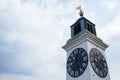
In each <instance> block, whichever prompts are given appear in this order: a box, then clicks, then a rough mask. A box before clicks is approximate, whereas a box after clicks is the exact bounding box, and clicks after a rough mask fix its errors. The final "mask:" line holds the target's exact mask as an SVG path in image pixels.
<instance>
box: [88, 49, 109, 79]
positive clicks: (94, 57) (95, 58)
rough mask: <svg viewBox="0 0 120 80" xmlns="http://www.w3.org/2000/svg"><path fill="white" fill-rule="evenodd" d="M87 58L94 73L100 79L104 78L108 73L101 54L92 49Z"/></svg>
mask: <svg viewBox="0 0 120 80" xmlns="http://www.w3.org/2000/svg"><path fill="white" fill-rule="evenodd" d="M89 57H90V63H91V66H92V68H93V70H94V71H95V73H96V74H97V75H98V76H100V77H101V78H104V77H106V76H107V73H108V67H107V62H106V60H105V58H104V56H103V55H102V53H101V52H100V51H99V50H98V49H96V48H92V49H91V51H90V55H89Z"/></svg>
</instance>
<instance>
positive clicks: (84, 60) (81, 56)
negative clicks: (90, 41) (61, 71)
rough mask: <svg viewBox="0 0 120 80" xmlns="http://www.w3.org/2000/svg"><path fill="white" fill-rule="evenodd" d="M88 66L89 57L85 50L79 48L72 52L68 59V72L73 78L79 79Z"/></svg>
mask: <svg viewBox="0 0 120 80" xmlns="http://www.w3.org/2000/svg"><path fill="white" fill-rule="evenodd" d="M87 65H88V55H87V52H86V51H85V49H83V48H77V49H75V50H73V51H72V52H71V54H70V55H69V57H68V59H67V72H68V74H69V75H70V76H71V77H74V78H76V77H79V76H80V75H82V73H83V72H84V71H85V69H86V68H87Z"/></svg>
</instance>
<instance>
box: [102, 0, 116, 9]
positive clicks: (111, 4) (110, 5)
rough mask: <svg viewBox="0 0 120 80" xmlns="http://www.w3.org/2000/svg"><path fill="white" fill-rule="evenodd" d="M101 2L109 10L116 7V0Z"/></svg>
mask: <svg viewBox="0 0 120 80" xmlns="http://www.w3.org/2000/svg"><path fill="white" fill-rule="evenodd" d="M103 4H104V5H105V6H106V7H107V8H108V9H109V10H112V9H114V8H115V7H116V5H117V2H116V1H109V0H107V1H104V3H103Z"/></svg>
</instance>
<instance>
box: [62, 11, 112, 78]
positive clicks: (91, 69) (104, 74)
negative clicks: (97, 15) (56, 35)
mask: <svg viewBox="0 0 120 80" xmlns="http://www.w3.org/2000/svg"><path fill="white" fill-rule="evenodd" d="M79 14H80V16H81V17H80V18H79V19H78V20H77V21H76V22H75V23H74V24H73V25H71V26H70V28H71V38H70V39H69V40H68V41H67V42H66V44H65V45H64V46H63V47H62V48H63V49H64V50H65V51H66V52H67V60H66V80H110V76H109V71H108V65H107V62H106V57H105V50H106V48H107V47H108V45H107V44H105V43H104V42H103V41H102V40H101V39H100V38H98V37H97V34H96V29H95V24H93V23H92V22H91V21H89V20H88V19H86V18H85V17H83V12H82V11H80V13H79Z"/></svg>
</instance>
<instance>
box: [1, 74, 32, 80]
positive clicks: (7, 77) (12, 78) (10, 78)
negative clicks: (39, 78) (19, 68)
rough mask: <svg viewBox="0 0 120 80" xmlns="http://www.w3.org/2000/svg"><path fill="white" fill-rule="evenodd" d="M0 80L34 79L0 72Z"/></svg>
mask: <svg viewBox="0 0 120 80" xmlns="http://www.w3.org/2000/svg"><path fill="white" fill-rule="evenodd" d="M0 80H34V78H33V77H30V76H25V75H16V74H0Z"/></svg>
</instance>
